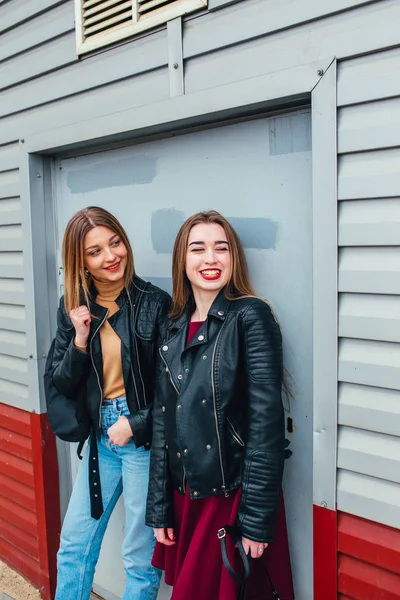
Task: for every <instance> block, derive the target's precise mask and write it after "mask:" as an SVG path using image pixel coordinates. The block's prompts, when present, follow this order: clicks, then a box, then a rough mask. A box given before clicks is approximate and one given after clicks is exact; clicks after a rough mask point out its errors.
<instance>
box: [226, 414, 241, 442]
mask: <svg viewBox="0 0 400 600" xmlns="http://www.w3.org/2000/svg"><path fill="white" fill-rule="evenodd" d="M226 420H227V421H228V423H229V427H230V429H231V433H232V435H233V437H234V438H235V440H236V441H237V443H238V444H239V445H240V446H243V447H244V441H243V440H242V438H241V437H240V435H239V434H238V432H237V431H236V429H235V428H234V426H233V425H232V421H231V420H230V419H228V417H227V418H226Z"/></svg>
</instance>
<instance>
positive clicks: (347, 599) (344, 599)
mask: <svg viewBox="0 0 400 600" xmlns="http://www.w3.org/2000/svg"><path fill="white" fill-rule="evenodd" d="M338 600H354V598H350V596H343V594H339V596H338Z"/></svg>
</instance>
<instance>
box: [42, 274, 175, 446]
mask: <svg viewBox="0 0 400 600" xmlns="http://www.w3.org/2000/svg"><path fill="white" fill-rule="evenodd" d="M91 291H92V302H91V304H90V307H89V309H90V312H91V314H92V321H91V325H90V335H89V340H88V346H87V348H88V351H87V352H82V351H80V350H78V349H77V348H76V347H75V346H74V337H75V329H74V327H73V325H72V322H71V319H70V318H69V316H68V315H67V313H66V311H65V308H64V300H63V298H61V301H60V305H59V309H58V313H57V325H58V327H57V333H56V342H55V348H54V358H53V369H52V373H51V375H52V380H53V383H54V385H55V386H56V388H57V389H58V390H59V391H60V392H61V393H62V394H64V395H65V396H68V397H71V398H74V397H76V396H77V395H78V389H80V395H81V396H82V395H83V398H84V400H85V408H86V410H87V413H88V416H89V419H90V422H91V425H92V429H93V430H94V431H95V433H96V435H97V436H99V434H100V406H101V403H102V400H103V363H102V352H101V344H100V335H99V329H100V327H101V326H102V324H103V323H104V321H105V319H106V318H107V314H108V311H107V309H106V308H103V307H102V306H100V305H98V304H96V302H95V296H96V289H95V288H94V287H93V288H92V290H91ZM170 300H171V299H170V296H169V295H168V294H167V293H166V292H164V291H163V290H161V289H159V288H157V287H155V286H154V285H152V284H150V283H146V282H145V281H143V280H141V279H139V278H137V277H135V278H134V280H133V281H132V283H131V285H130V287H129V293H127V292H126V290H123V291H122V292H121V294H120V295H119V297H118V298H117V299H116V303H117V304H118V306H119V310H118V311H117V312H116V313H115V314H114V315H113V316H112V317H110V319H109V323H110V325H111V327H112V328H113V329H114V330H115V332H116V333H117V335H118V336H119V337H120V339H121V342H122V343H121V349H122V350H121V354H122V371H123V377H124V384H125V390H126V398H127V403H128V406H129V410H130V413H131V414H130V415H129V417H128V419H129V423H130V426H131V429H132V433H133V439H134V442H135V445H136V446H137V447H139V446H145V447H146V448H149V447H150V443H151V428H152V423H151V409H152V402H153V396H154V379H155V364H156V359H157V354H158V346H159V344H160V343H161V341H162V339H163V338H164V337H165V334H166V324H167V314H168V311H169V307H170ZM81 386H83V387H84V389H83V394H82V389H81Z"/></svg>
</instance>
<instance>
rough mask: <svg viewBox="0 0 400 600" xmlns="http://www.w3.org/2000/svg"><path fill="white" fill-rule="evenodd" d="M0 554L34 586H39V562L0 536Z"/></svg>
mask: <svg viewBox="0 0 400 600" xmlns="http://www.w3.org/2000/svg"><path fill="white" fill-rule="evenodd" d="M0 556H1V557H2V560H3V561H4V562H5V563H7V564H8V565H9V566H10V567H12V568H13V569H15V570H16V571H18V573H21V575H23V576H24V577H25V578H26V579H28V580H29V581H30V582H31V583H32V584H33V585H34V586H35V587H36V588H38V589H39V588H40V587H41V574H40V569H39V563H38V562H37V561H36V560H33V558H31V557H30V556H28V555H27V554H25V552H22V551H21V550H20V549H19V548H16V547H15V546H13V545H12V544H9V543H8V542H6V541H5V540H3V539H1V538H0Z"/></svg>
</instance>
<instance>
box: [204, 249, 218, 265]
mask: <svg viewBox="0 0 400 600" xmlns="http://www.w3.org/2000/svg"><path fill="white" fill-rule="evenodd" d="M217 261H218V259H217V255H216V253H215V250H214V248H208V249H207V251H206V254H205V257H204V262H206V263H207V264H208V265H213V264H215V263H216V262H217Z"/></svg>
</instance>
